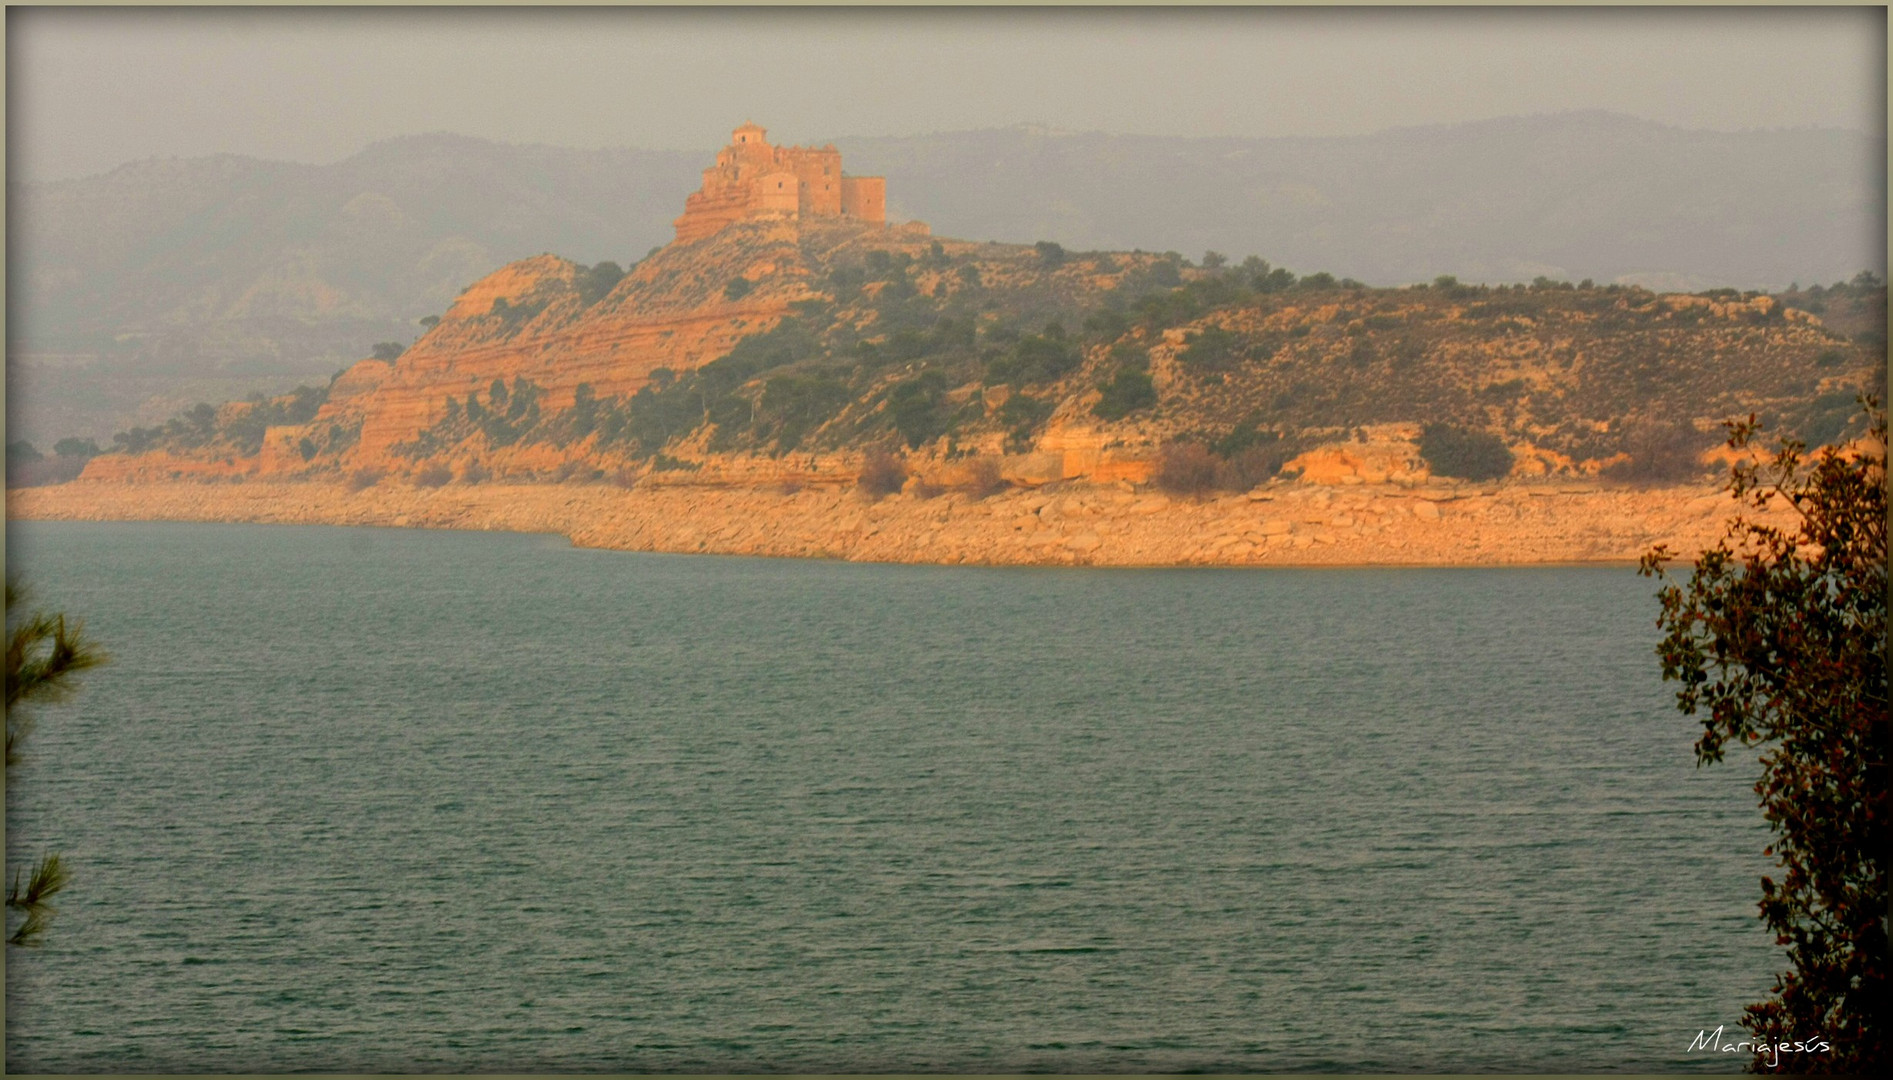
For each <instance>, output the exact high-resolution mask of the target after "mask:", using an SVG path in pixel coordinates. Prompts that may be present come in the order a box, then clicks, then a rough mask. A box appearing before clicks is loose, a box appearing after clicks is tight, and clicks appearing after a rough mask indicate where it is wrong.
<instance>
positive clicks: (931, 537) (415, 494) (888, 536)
mask: <svg viewBox="0 0 1893 1080" xmlns="http://www.w3.org/2000/svg"><path fill="white" fill-rule="evenodd" d="M1733 509H1734V505H1733V503H1732V502H1731V501H1730V500H1729V498H1728V496H1727V495H1726V494H1725V493H1723V492H1721V491H1719V490H1716V489H1713V488H1709V489H1705V488H1700V487H1690V488H1664V489H1643V490H1635V489H1611V488H1603V487H1587V488H1576V489H1574V488H1572V487H1569V486H1566V487H1562V488H1560V487H1557V486H1551V485H1544V486H1531V485H1522V484H1517V485H1514V484H1507V485H1487V486H1483V487H1479V486H1468V487H1451V488H1446V487H1436V488H1427V489H1418V490H1416V489H1411V488H1397V487H1369V486H1355V487H1318V486H1314V485H1305V484H1271V485H1266V486H1264V487H1262V488H1258V489H1256V490H1255V491H1253V492H1249V493H1245V494H1240V495H1229V496H1223V497H1220V498H1213V499H1202V500H1192V499H1188V498H1175V497H1171V496H1167V495H1164V494H1161V493H1157V492H1151V491H1144V490H1137V489H1131V488H1129V487H1128V486H1119V485H1102V486H1088V485H1060V486H1059V487H1058V488H1057V489H1015V490H1012V491H1008V492H1004V493H1001V494H998V495H993V496H990V497H988V498H984V499H975V498H972V497H970V496H967V495H963V494H957V493H949V494H945V495H940V496H936V497H934V498H924V499H923V498H919V497H916V496H913V495H911V494H910V495H897V496H892V497H889V498H885V499H881V500H879V501H873V502H870V501H868V500H866V499H864V498H862V497H861V496H859V495H858V494H857V493H856V492H854V491H853V490H852V489H847V488H827V487H822V488H806V489H802V490H797V491H786V490H775V489H767V488H742V487H729V488H719V487H709V486H691V485H683V484H674V485H641V486H639V487H637V488H633V489H624V488H619V487H615V486H610V485H603V484H483V485H478V486H466V485H452V486H444V487H438V488H420V487H411V486H405V485H392V484H389V485H381V486H376V487H371V488H366V489H363V490H359V491H354V490H350V489H348V488H347V487H345V486H343V485H341V484H334V483H320V482H293V483H283V482H258V481H251V482H248V483H242V484H231V483H205V482H202V481H172V482H159V483H136V484H128V483H119V482H109V481H107V482H97V481H94V482H87V481H78V482H72V483H67V484H61V485H56V486H50V487H38V488H21V489H15V490H10V491H8V493H7V514H8V518H9V519H10V520H77V521H85V520H90V521H198V522H231V523H252V524H298V525H368V526H380V527H389V528H423V529H450V530H467V531H487V532H494V531H498V532H519V533H537V534H551V535H558V536H563V537H565V538H566V539H567V540H568V541H570V542H571V543H572V544H573V545H574V546H575V547H584V548H600V549H606V550H617V551H651V552H666V553H674V554H701V555H740V556H754V557H775V558H803V559H807V558H814V559H836V560H841V561H847V562H876V563H897V564H937V565H968V566H1098V567H1102V566H1111V567H1125V568H1137V567H1141V568H1163V567H1184V566H1219V567H1254V566H1278V567H1290V566H1294V567H1333V568H1342V567H1358V568H1366V567H1384V566H1402V567H1416V568H1417V567H1469V566H1493V567H1498V566H1547V567H1548V566H1610V565H1620V566H1622V565H1634V564H1635V563H1636V561H1637V560H1638V559H1639V558H1640V557H1641V556H1642V554H1643V553H1644V552H1645V551H1647V550H1649V549H1650V548H1651V547H1652V546H1654V545H1656V544H1658V543H1662V544H1667V545H1668V546H1669V547H1670V549H1671V550H1672V551H1674V552H1675V553H1676V554H1677V555H1678V556H1681V557H1687V556H1689V555H1691V554H1693V553H1694V552H1696V551H1699V550H1701V549H1702V548H1704V547H1706V546H1708V545H1710V544H1712V543H1714V541H1715V539H1716V538H1717V537H1718V536H1719V535H1720V534H1721V530H1722V525H1723V522H1724V521H1725V520H1726V519H1727V517H1728V516H1729V515H1730V513H1731V512H1732V511H1733Z"/></svg>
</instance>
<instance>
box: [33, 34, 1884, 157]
mask: <svg viewBox="0 0 1893 1080" xmlns="http://www.w3.org/2000/svg"><path fill="white" fill-rule="evenodd" d="M1885 42H1886V28H1885V19H1884V14H1883V11H1882V10H1879V9H1873V8H1853V9H1815V8H1805V7H1803V8H1786V9H1709V10H1703V9H1669V10H1661V11H1657V10H1637V9H1612V8H1592V9H1584V10H1562V11H1542V10H1507V11H1492V10H1478V9H1470V10H1468V9H1459V10H1435V11H1428V10H1412V9H1407V10H1402V9H1393V10H1372V9H1368V10H1360V9H1356V10H1332V9H1289V10H1279V9H1278V10H1259V11H1258V10H1230V9H1223V10H1212V11H1202V10H1196V11H1166V10H1162V9H1155V10H1121V9H1120V10H1103V11H1100V10H1095V9H1093V10H1049V11H1048V10H1039V11H1009V10H993V9H976V8H975V9H959V10H945V11H942V10H928V11H915V10H873V11H865V10H851V9H829V10H825V11H806V10H803V11H779V10H777V11H769V10H755V9H745V10H730V9H721V10H719V9H695V10H637V9H632V10H624V9H615V10H595V9H576V10H574V9H563V10H543V9H542V10H523V11H522V10H481V9H471V10H469V9H459V10H450V11H449V10H439V9H431V10H430V9H411V10H374V9H329V10H323V11H294V10H272V9H256V10H229V9H215V8H212V9H197V10H185V11H162V10H139V9H122V8H120V9H112V8H92V9H83V8H81V9H74V8H65V9H61V8H39V9H21V8H9V9H8V11H7V114H8V115H7V138H8V157H7V170H8V174H9V176H10V177H11V178H12V179H16V180H18V179H53V178H60V177H69V176H78V175H84V174H89V173H95V172H100V171H103V170H106V169H109V168H111V167H113V166H115V165H118V164H121V163H123V162H126V161H131V160H137V159H141V158H147V157H153V156H180V157H191V156H197V155H203V154H212V153H222V152H228V153H237V154H247V155H252V156H257V157H266V158H275V159H284V160H292V161H305V162H331V161H336V160H340V159H341V158H344V157H347V156H349V155H350V154H353V153H355V152H356V151H358V150H360V149H361V148H362V147H364V146H366V145H367V144H368V143H370V142H373V141H375V140H377V139H383V138H388V137H390V136H395V135H408V134H415V133H419V132H428V131H453V132H460V133H463V134H468V135H476V136H481V137H485V138H490V139H497V140H503V141H506V142H522V143H529V142H536V143H550V144H555V145H563V146H574V147H601V146H640V147H647V148H653V149H702V150H705V151H706V152H707V151H709V150H710V149H712V148H714V147H717V146H720V145H722V143H723V142H724V141H725V139H726V137H727V135H728V132H729V129H730V128H731V127H733V126H735V125H736V124H737V123H739V122H741V121H742V120H745V119H754V120H756V121H757V122H759V123H762V124H764V125H766V126H768V127H769V128H770V132H771V139H772V140H774V141H779V142H803V141H820V140H828V139H835V140H837V141H839V140H842V139H845V137H847V136H849V135H902V134H913V133H919V132H926V131H942V130H954V129H965V128H979V127H997V126H1004V125H1009V124H1016V123H1020V122H1038V123H1047V124H1051V125H1054V126H1057V127H1063V128H1070V129H1075V130H1101V131H1110V132H1115V133H1121V134H1128V133H1137V134H1163V133H1168V134H1180V135H1235V136H1267V135H1320V134H1363V133H1367V132H1372V131H1377V130H1381V129H1384V128H1388V127H1402V126H1410V125H1418V124H1437V123H1453V122H1459V121H1466V120H1476V119H1482V118H1487V117H1494V116H1507V115H1517V114H1522V113H1543V112H1556V111H1562V110H1568V109H1593V108H1601V109H1609V110H1612V111H1616V112H1622V113H1628V114H1630V115H1633V116H1639V117H1643V118H1646V119H1650V120H1656V121H1660V122H1663V123H1667V124H1673V125H1677V126H1681V127H1695V128H1714V129H1722V130H1729V129H1740V128H1757V127H1802V126H1810V125H1813V126H1821V127H1845V128H1854V129H1859V130H1870V131H1879V130H1883V129H1884V127H1885V120H1884V113H1885V102H1886V90H1885V71H1886V61H1885Z"/></svg>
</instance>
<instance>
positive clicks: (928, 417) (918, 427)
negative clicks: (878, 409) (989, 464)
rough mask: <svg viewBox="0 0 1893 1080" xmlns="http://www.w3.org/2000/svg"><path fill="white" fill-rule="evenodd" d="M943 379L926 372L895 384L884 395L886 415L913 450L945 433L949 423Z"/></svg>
mask: <svg viewBox="0 0 1893 1080" xmlns="http://www.w3.org/2000/svg"><path fill="white" fill-rule="evenodd" d="M946 392H947V381H946V376H944V375H942V374H940V373H939V372H937V371H929V372H926V373H924V374H921V375H919V376H917V377H915V378H912V379H909V380H907V381H906V382H902V383H897V384H895V386H894V388H893V389H891V390H889V391H888V394H887V414H888V418H889V419H890V420H891V421H892V422H893V425H894V430H895V431H897V432H899V433H900V437H901V439H902V440H903V441H904V442H906V443H907V445H908V447H909V448H912V449H917V448H919V447H920V446H921V445H922V444H924V443H929V442H932V441H933V440H935V439H937V438H939V437H940V436H942V435H944V434H946V432H947V427H948V425H949V424H950V423H951V421H952V406H951V403H950V402H949V401H948V400H947V396H946Z"/></svg>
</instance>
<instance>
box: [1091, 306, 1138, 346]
mask: <svg viewBox="0 0 1893 1080" xmlns="http://www.w3.org/2000/svg"><path fill="white" fill-rule="evenodd" d="M1130 328H1131V317H1130V316H1129V315H1128V314H1126V313H1124V312H1123V311H1120V310H1118V309H1117V308H1108V307H1107V308H1102V309H1100V310H1098V311H1094V312H1092V313H1091V314H1089V315H1087V316H1085V321H1084V332H1085V334H1086V335H1087V336H1088V337H1091V338H1094V339H1096V340H1098V341H1116V340H1117V339H1118V338H1121V337H1123V336H1124V335H1125V334H1126V333H1128V332H1129V331H1130Z"/></svg>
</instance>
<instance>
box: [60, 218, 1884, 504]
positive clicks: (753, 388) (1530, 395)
mask: <svg viewBox="0 0 1893 1080" xmlns="http://www.w3.org/2000/svg"><path fill="white" fill-rule="evenodd" d="M1885 295H1886V294H1885V289H1884V287H1883V286H1881V285H1880V284H1879V283H1878V282H1877V280H1871V279H1869V278H1866V277H1863V278H1862V279H1860V280H1858V281H1857V282H1855V283H1854V284H1851V285H1842V286H1837V287H1832V288H1822V289H1819V290H1809V291H1807V292H1805V293H1797V294H1793V295H1791V296H1784V297H1777V296H1768V295H1763V294H1759V293H1746V294H1745V293H1737V292H1735V291H1734V290H1720V291H1716V292H1711V293H1706V294H1658V293H1655V292H1651V291H1648V290H1645V289H1641V288H1635V287H1625V286H1620V285H1606V286H1598V285H1595V284H1593V283H1590V282H1581V283H1578V284H1575V285H1574V284H1571V283H1566V282H1555V281H1551V280H1548V279H1541V280H1539V281H1538V282H1536V283H1534V284H1531V285H1520V286H1511V287H1487V286H1474V285H1463V284H1460V283H1458V282H1456V281H1454V280H1452V279H1449V278H1442V279H1440V280H1438V281H1435V282H1433V283H1431V284H1429V285H1425V286H1418V287H1409V288H1400V289H1375V288H1369V287H1366V286H1364V285H1361V284H1359V283H1357V282H1352V281H1348V280H1336V279H1334V278H1333V277H1331V276H1330V275H1327V274H1324V273H1316V274H1310V275H1305V276H1297V275H1296V274H1294V273H1292V272H1290V271H1288V270H1286V269H1282V268H1277V267H1271V266H1269V265H1268V264H1267V263H1265V262H1263V261H1261V260H1259V259H1249V260H1246V261H1244V262H1242V263H1240V264H1231V263H1228V262H1226V261H1224V260H1222V259H1221V258H1220V257H1217V256H1213V255H1211V256H1206V257H1205V258H1204V259H1203V260H1202V264H1201V265H1196V264H1192V263H1191V262H1189V261H1188V260H1184V259H1181V258H1179V257H1177V256H1175V255H1157V254H1150V253H1143V252H1129V253H1126V252H1070V251H1066V250H1065V249H1063V248H1061V247H1059V246H1058V245H1056V244H1052V243H1049V242H1046V243H1040V244H1038V245H1036V246H1033V247H1026V246H1021V245H1001V244H979V243H970V242H963V241H955V240H945V239H935V238H933V237H932V236H930V235H928V234H927V232H926V230H925V229H924V228H919V227H910V228H894V229H881V228H864V227H861V226H858V225H851V224H843V223H832V224H823V225H816V224H805V225H800V226H798V225H797V224H796V223H795V222H793V221H789V220H784V219H764V220H756V221H750V222H744V223H740V224H738V225H735V226H732V227H730V228H728V229H725V230H724V231H722V232H720V233H718V234H717V235H715V236H713V237H709V238H706V239H704V240H700V241H695V242H692V243H680V244H672V245H670V246H668V247H666V248H664V249H662V250H660V251H658V252H656V253H654V254H653V255H651V256H650V257H649V258H647V259H645V260H643V261H642V262H640V263H638V264H636V265H635V266H633V267H631V268H630V270H629V271H628V272H625V271H623V270H621V269H620V268H619V267H618V266H616V265H615V264H597V265H593V266H589V267H587V266H583V265H580V264H577V263H573V262H570V261H567V260H564V259H559V258H555V257H552V256H540V257H536V258H532V259H527V260H524V261H521V262H518V263H514V264H512V265H510V266H507V267H505V268H503V269H502V270H500V271H498V272H497V273H494V274H492V275H489V276H488V277H486V278H484V279H482V280H481V281H480V282H478V283H476V284H475V285H473V286H472V287H470V288H468V289H467V290H466V291H465V292H463V293H462V294H461V295H460V297H459V298H458V299H457V300H455V302H454V303H453V304H452V306H451V307H449V308H448V309H447V311H445V312H444V313H443V314H442V315H440V317H439V319H438V321H437V322H436V323H434V324H433V325H432V326H431V328H430V329H429V330H428V332H427V333H426V334H425V335H424V336H423V337H422V338H421V340H420V341H419V342H417V343H416V344H415V345H414V346H413V347H412V348H410V349H408V350H407V351H406V352H405V353H404V354H402V355H400V356H398V357H390V358H387V359H372V360H365V361H363V362H361V363H358V364H357V365H355V366H354V367H352V368H351V369H349V371H348V372H346V373H345V374H343V375H341V376H340V377H338V378H337V379H335V380H334V381H333V383H331V384H330V385H329V386H327V387H324V388H313V387H311V388H305V389H304V390H302V391H300V392H299V393H298V394H296V395H291V396H288V397H282V398H276V399H269V400H259V401H252V402H241V403H234V404H231V405H226V406H223V407H222V408H216V407H213V406H210V405H208V404H205V405H201V406H198V407H197V408H195V409H193V410H191V411H189V412H187V413H186V414H184V415H182V416H180V417H178V418H176V419H174V420H173V421H171V422H169V423H167V424H165V425H163V426H161V427H158V428H141V429H134V430H132V431H129V432H124V433H121V435H120V436H119V438H118V440H117V447H118V449H119V450H120V451H121V452H119V453H114V454H108V455H105V456H103V457H100V458H98V459H95V460H94V461H93V462H92V464H91V465H90V466H89V467H88V469H87V474H86V475H87V476H89V477H95V478H109V477H137V476H143V477H148V478H154V479H157V478H170V477H173V476H181V475H213V476H228V477H232V478H237V477H245V476H249V477H258V476H275V477H295V476H307V477H311V478H320V477H332V478H346V479H350V480H351V481H353V482H356V483H372V482H375V481H376V480H377V479H380V478H382V477H388V476H396V477H406V478H408V479H410V480H412V481H413V482H416V483H420V484H423V485H438V484H444V483H448V482H455V481H458V482H477V481H479V480H481V479H483V478H485V477H489V476H495V475H498V476H512V477H518V478H541V479H545V478H557V479H569V478H581V479H582V478H604V477H620V478H631V477H636V476H640V475H662V476H665V477H668V478H670V479H672V480H692V481H694V482H711V481H720V482H734V481H744V480H747V481H750V482H759V481H769V482H783V481H785V480H789V481H796V482H800V481H804V480H810V479H814V480H820V479H846V480H853V479H854V478H855V476H856V475H857V474H860V473H861V472H862V470H863V465H862V463H863V461H864V460H869V459H873V458H874V457H875V455H882V454H884V455H887V456H888V458H889V459H892V458H901V459H905V465H904V466H901V467H904V468H905V469H906V470H909V471H914V472H917V473H921V474H923V475H932V476H947V475H958V476H962V477H964V476H965V475H967V474H968V473H969V472H978V471H979V470H980V469H981V468H983V469H985V470H986V472H987V474H988V479H989V480H990V481H991V482H994V483H998V482H1003V481H1004V480H1008V479H1009V480H1013V481H1016V482H1021V483H1033V482H1040V481H1044V480H1053V479H1060V478H1069V477H1077V476H1089V477H1092V478H1109V477H1125V478H1133V479H1138V478H1148V477H1150V476H1151V475H1152V474H1153V472H1155V471H1159V470H1163V469H1171V470H1172V471H1175V470H1176V469H1185V470H1187V469H1190V468H1196V469H1199V470H1202V471H1203V472H1204V475H1205V476H1206V477H1209V478H1210V479H1206V480H1205V483H1209V482H1215V483H1222V484H1225V485H1228V484H1234V485H1237V486H1246V485H1247V484H1252V483H1254V482H1256V481H1259V480H1261V479H1264V478H1266V477H1267V476H1269V475H1272V474H1273V473H1275V472H1276V471H1277V470H1280V469H1284V468H1287V469H1290V470H1300V471H1303V472H1305V473H1309V474H1310V475H1313V474H1316V473H1323V474H1324V475H1325V474H1331V473H1336V471H1337V470H1338V471H1339V472H1340V473H1348V472H1349V471H1352V472H1354V473H1357V474H1359V475H1362V476H1370V475H1376V474H1377V475H1379V477H1380V478H1381V479H1385V478H1387V477H1388V476H1400V475H1409V476H1412V477H1414V478H1416V479H1417V478H1422V477H1424V476H1425V475H1426V474H1427V473H1428V472H1429V471H1431V472H1436V473H1449V474H1450V473H1455V472H1456V473H1458V474H1461V475H1468V476H1475V475H1487V476H1490V475H1499V474H1502V473H1504V472H1506V471H1508V470H1509V471H1512V472H1515V473H1520V474H1539V475H1554V476H1556V475H1566V476H1573V477H1578V476H1592V475H1596V474H1599V473H1603V474H1605V475H1606V476H1617V477H1620V478H1623V479H1626V480H1638V479H1645V480H1677V479H1687V478H1689V477H1691V476H1693V475H1695V474H1698V473H1700V472H1701V471H1702V470H1703V469H1705V468H1706V467H1707V465H1706V460H1705V458H1704V457H1703V453H1704V452H1705V451H1707V450H1709V449H1710V448H1711V447H1712V446H1713V445H1714V444H1715V443H1716V442H1717V435H1716V433H1717V431H1718V424H1719V422H1720V421H1721V420H1722V419H1724V418H1726V417H1729V416H1735V415H1745V414H1747V413H1749V412H1752V411H1753V412H1760V413H1762V414H1763V415H1764V416H1765V417H1766V418H1767V419H1769V420H1770V421H1771V422H1773V423H1774V424H1775V425H1776V426H1777V427H1778V428H1781V429H1785V430H1788V431H1792V432H1796V433H1798V434H1800V435H1802V436H1803V437H1805V438H1807V439H1808V440H1810V441H1812V442H1816V443H1819V442H1828V441H1832V440H1835V439H1838V438H1842V437H1844V436H1845V435H1846V434H1847V433H1848V431H1849V427H1848V425H1849V424H1850V423H1851V422H1852V420H1853V417H1854V413H1855V411H1856V410H1855V407H1854V403H1853V402H1854V397H1855V395H1856V394H1857V393H1859V392H1861V391H1863V390H1876V389H1878V388H1879V387H1880V386H1881V385H1882V384H1883V382H1884V374H1883V372H1884V349H1885V335H1884V325H1885ZM1816 309H1818V310H1819V312H1820V313H1819V314H1816V313H1815V311H1816ZM981 463H984V464H983V465H981ZM876 467H882V466H874V465H872V464H870V466H869V467H868V472H870V473H872V472H873V471H874V469H875V468H876Z"/></svg>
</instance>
